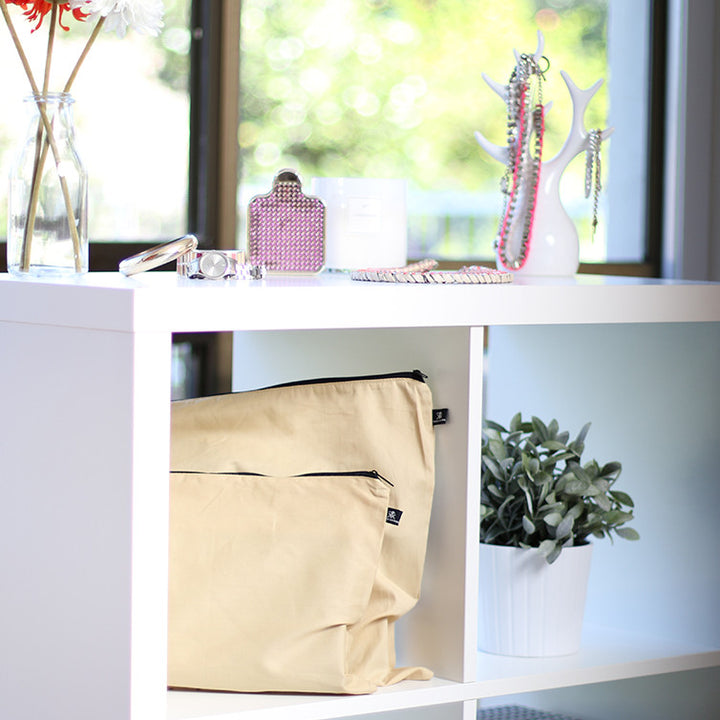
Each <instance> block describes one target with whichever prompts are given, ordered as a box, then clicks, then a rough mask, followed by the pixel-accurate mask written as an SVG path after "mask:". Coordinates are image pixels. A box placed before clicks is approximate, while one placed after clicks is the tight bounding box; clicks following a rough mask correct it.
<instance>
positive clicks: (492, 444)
mask: <svg viewBox="0 0 720 720" xmlns="http://www.w3.org/2000/svg"><path fill="white" fill-rule="evenodd" d="M488 448H489V450H490V452H491V453H492V456H493V457H494V458H495V459H496V460H504V459H505V458H506V457H507V451H506V449H505V443H504V442H503V441H502V440H494V439H491V440H490V441H489V442H488Z"/></svg>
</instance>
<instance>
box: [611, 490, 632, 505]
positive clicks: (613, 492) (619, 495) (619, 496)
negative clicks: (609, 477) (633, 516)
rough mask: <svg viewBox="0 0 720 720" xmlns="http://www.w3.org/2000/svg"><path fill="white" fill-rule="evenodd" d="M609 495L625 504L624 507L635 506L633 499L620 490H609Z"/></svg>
mask: <svg viewBox="0 0 720 720" xmlns="http://www.w3.org/2000/svg"><path fill="white" fill-rule="evenodd" d="M610 495H611V496H612V497H613V498H614V499H615V500H617V501H618V502H619V503H620V504H621V505H625V506H626V507H635V503H634V502H633V499H632V498H631V497H630V496H629V495H628V494H627V493H624V492H621V491H620V490H611V491H610Z"/></svg>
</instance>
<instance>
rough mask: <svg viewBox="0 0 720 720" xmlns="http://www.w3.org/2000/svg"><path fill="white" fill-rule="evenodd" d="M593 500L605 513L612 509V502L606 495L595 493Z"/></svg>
mask: <svg viewBox="0 0 720 720" xmlns="http://www.w3.org/2000/svg"><path fill="white" fill-rule="evenodd" d="M593 500H595V502H596V503H597V505H598V507H600V509H601V510H604V511H605V512H606V513H609V512H610V511H611V510H612V502H611V501H610V498H609V497H608V496H607V495H595V497H594V498H593ZM606 517H607V516H606Z"/></svg>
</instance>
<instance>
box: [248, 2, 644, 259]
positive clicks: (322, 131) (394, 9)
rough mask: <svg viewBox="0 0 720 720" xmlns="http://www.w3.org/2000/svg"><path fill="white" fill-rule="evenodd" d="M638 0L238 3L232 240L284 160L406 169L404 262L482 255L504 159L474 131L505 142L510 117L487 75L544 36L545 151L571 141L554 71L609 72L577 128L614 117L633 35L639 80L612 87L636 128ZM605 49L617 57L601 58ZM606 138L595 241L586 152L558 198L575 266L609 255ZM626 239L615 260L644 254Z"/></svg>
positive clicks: (307, 167) (507, 66)
mask: <svg viewBox="0 0 720 720" xmlns="http://www.w3.org/2000/svg"><path fill="white" fill-rule="evenodd" d="M616 4H620V5H624V6H625V8H626V10H627V11H626V12H625V13H624V14H625V15H626V16H627V17H626V20H627V22H629V23H630V27H629V28H628V27H625V28H624V30H623V33H624V35H623V38H622V42H620V43H618V42H616V43H615V45H614V46H613V45H612V43H611V42H610V39H609V37H608V32H609V31H608V28H609V27H614V26H613V25H611V23H610V22H609V19H610V16H611V14H612V13H613V12H614V10H613V7H614V5H616ZM646 6H647V2H646V0H630V2H628V1H627V0H506V1H505V2H502V3H500V2H494V3H469V2H467V1H466V0H434V1H433V2H426V1H420V0H324V1H322V0H295V1H294V2H286V1H285V0H243V5H242V35H241V51H242V60H241V80H240V85H241V92H240V113H241V122H240V126H239V129H238V140H239V143H240V150H241V163H242V165H241V177H240V190H239V199H240V202H239V218H240V223H239V225H240V233H241V237H240V243H241V244H242V243H243V234H244V229H243V225H242V221H243V215H244V212H243V211H244V208H245V207H246V206H247V202H248V200H249V199H250V197H252V195H253V194H255V193H257V192H266V191H267V189H268V188H269V186H270V182H271V179H272V177H273V175H274V174H275V172H276V171H277V170H278V169H280V168H283V167H292V168H295V169H296V170H297V171H298V172H299V173H300V174H301V176H302V178H303V181H304V183H305V184H306V185H307V186H309V183H310V179H311V178H312V177H314V176H340V177H352V176H364V177H401V178H406V179H407V180H408V183H409V195H408V232H409V254H410V256H411V257H424V256H433V257H438V258H441V259H466V258H475V259H490V258H491V257H492V255H493V248H492V246H493V240H494V238H495V235H496V232H497V224H498V218H499V215H500V212H501V210H502V195H501V194H500V190H499V184H500V178H501V176H502V174H503V167H502V166H501V165H500V164H499V163H497V162H496V161H494V160H492V159H491V158H490V157H489V156H488V155H487V154H486V153H485V152H484V150H482V149H481V148H480V146H479V145H478V144H477V142H476V141H475V138H474V131H475V130H479V131H481V132H482V133H483V134H484V135H485V136H486V137H487V138H488V139H490V140H491V141H493V142H495V143H497V144H504V142H505V137H506V129H505V124H506V112H505V106H504V103H503V101H502V100H501V98H500V97H499V96H498V95H497V94H495V93H494V92H493V90H491V88H490V87H489V86H488V85H487V84H486V83H485V82H484V80H483V78H482V74H483V73H485V74H486V75H487V76H489V77H490V78H492V79H493V80H495V81H497V82H499V83H501V84H503V85H504V84H506V83H507V82H508V79H509V76H510V73H511V71H512V69H513V67H514V56H513V49H517V50H518V51H519V52H527V53H532V52H534V51H535V49H536V46H537V31H538V30H541V31H542V32H543V34H544V38H545V51H544V54H545V55H546V56H547V58H548V59H549V61H550V68H549V71H548V72H547V74H546V81H545V83H544V85H543V99H544V102H545V103H547V102H549V101H552V108H551V110H550V111H549V113H548V114H547V118H546V136H545V147H544V149H543V157H544V158H550V157H552V156H553V155H554V154H555V153H557V151H558V150H559V149H560V147H561V146H562V144H563V142H564V140H565V138H566V137H567V134H568V131H569V126H570V120H571V112H572V105H571V102H570V97H569V93H568V90H567V88H566V87H565V85H564V81H563V80H562V78H561V75H560V71H561V70H565V71H566V72H567V73H568V74H569V75H570V77H571V78H572V80H573V81H574V82H575V83H576V84H577V85H578V86H579V87H581V88H587V87H589V86H590V85H592V84H593V83H594V82H595V81H596V80H598V79H600V78H604V79H605V80H606V82H605V83H604V84H603V86H602V87H601V88H600V89H599V91H598V92H597V94H596V95H595V97H594V98H593V100H592V101H591V103H590V105H589V107H588V109H587V112H586V114H585V124H586V127H587V128H588V129H591V128H605V127H607V126H608V125H611V124H612V118H611V115H612V113H611V112H610V106H611V96H612V92H611V88H612V80H613V78H614V77H616V76H619V75H622V74H623V73H625V72H626V69H625V67H624V65H623V63H624V62H625V59H624V58H625V56H626V55H628V47H627V46H626V44H627V43H628V42H632V43H633V45H632V50H633V53H632V55H633V61H634V62H635V65H636V66H637V67H635V68H633V69H634V71H635V72H636V75H635V76H633V77H640V80H639V81H638V82H635V84H634V88H635V91H636V92H635V95H634V96H633V95H631V94H628V95H627V96H626V97H623V102H625V103H626V104H625V114H624V116H623V117H624V119H625V120H626V121H628V122H635V123H636V126H638V127H639V128H640V132H641V133H644V132H645V129H644V128H645V126H644V124H643V123H644V117H645V116H644V114H643V112H642V111H643V109H644V104H645V103H646V95H645V93H644V86H643V85H642V83H643V82H644V75H643V73H644V72H645V70H646V68H645V66H644V65H643V62H642V61H643V59H644V57H645V55H643V53H645V54H646V46H645V45H643V43H644V42H645V40H644V38H645V34H644V33H639V32H636V31H637V28H638V27H640V28H644V27H645V25H646V24H647V16H646V14H645V9H646ZM627 22H626V23H625V25H626V26H627ZM611 46H612V47H614V48H615V49H616V51H617V52H616V53H615V54H614V56H612V57H609V52H608V50H609V48H610V47H611ZM638 53H639V54H640V60H641V62H639V64H638V62H637V60H636V58H637V55H638ZM638 65H639V66H638ZM631 84H632V83H631ZM612 142H613V141H612V140H611V141H610V142H609V143H605V144H604V147H603V151H604V152H603V158H602V159H603V182H604V186H605V187H604V190H603V193H602V195H601V205H600V224H599V226H598V231H597V233H596V235H595V238H594V240H591V232H590V220H591V216H592V203H591V201H590V200H588V199H586V198H585V197H584V190H585V184H584V175H585V164H584V158H583V157H578V158H576V159H575V160H574V161H573V162H572V163H571V165H570V166H569V167H568V169H567V171H566V172H565V173H564V175H563V181H562V197H563V201H564V204H565V206H566V209H567V210H568V212H569V213H570V215H571V216H572V217H573V218H574V220H575V221H576V225H577V226H578V230H579V234H580V237H581V260H583V261H586V262H587V261H601V262H602V261H605V260H608V259H612V258H611V257H610V256H609V254H608V242H607V233H608V217H607V216H608V212H607V209H608V192H609V188H610V187H611V185H612V173H613V171H614V172H616V173H624V172H626V168H625V167H624V162H625V159H624V158H621V159H620V161H617V160H614V159H613V158H612V157H611V154H610V152H609V151H608V150H609V147H610V146H611V144H612ZM640 147H642V142H640ZM643 150H644V148H643ZM642 157H643V156H642V153H640V156H639V157H638V156H637V153H635V154H633V157H632V158H628V159H629V160H630V159H632V161H633V162H635V163H636V167H634V168H633V170H632V176H633V177H634V178H636V181H635V183H634V187H635V192H634V193H633V194H632V197H629V198H625V199H626V200H627V201H628V202H630V201H632V202H634V206H633V207H634V209H633V208H631V209H630V211H631V212H635V218H636V219H637V218H639V217H640V216H641V214H642V213H641V211H640V210H638V208H641V207H642V203H643V202H644V186H643V182H644V166H643V165H642V162H643V160H642ZM613 165H615V166H616V167H615V168H613V167H612V166H613ZM623 211H627V208H625V209H624V210H623ZM624 227H625V229H626V231H627V228H628V225H627V224H625V225H624ZM630 230H631V231H632V232H634V233H635V234H636V235H637V234H638V233H642V228H638V227H635V226H634V225H633V226H632V227H631V228H630ZM628 239H629V238H628ZM633 242H634V244H632V243H631V244H632V250H631V252H630V255H631V256H633V257H629V258H628V257H625V258H624V259H635V260H639V259H641V258H640V257H639V256H638V257H635V256H636V255H638V254H639V253H642V243H641V242H640V241H639V235H638V237H637V238H635V239H634V241H633ZM621 245H622V244H621ZM624 247H625V245H622V248H624ZM623 253H625V251H624V250H621V253H620V254H623ZM625 254H627V253H625Z"/></svg>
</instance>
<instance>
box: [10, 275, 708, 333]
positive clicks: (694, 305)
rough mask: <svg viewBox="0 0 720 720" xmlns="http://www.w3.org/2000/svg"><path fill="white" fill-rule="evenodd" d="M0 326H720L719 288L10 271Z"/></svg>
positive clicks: (606, 280)
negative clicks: (26, 274) (61, 275)
mask: <svg viewBox="0 0 720 720" xmlns="http://www.w3.org/2000/svg"><path fill="white" fill-rule="evenodd" d="M0 321H7V322H26V323H33V324H38V323H40V324H52V325H60V326H63V325H67V324H70V323H71V324H72V326H73V327H83V328H101V329H107V330H118V331H123V332H133V331H139V332H154V331H170V332H196V331H222V330H291V329H334V328H363V327H377V328H382V327H453V326H455V327H457V326H467V327H471V326H483V325H546V324H579V323H580V324H584V323H588V324H602V323H654V322H708V321H711V322H713V321H714V322H718V321H720V283H698V282H685V281H669V280H657V279H648V278H627V277H606V276H593V275H578V276H575V277H572V278H532V279H529V278H516V279H515V282H513V283H509V284H504V285H405V284H394V283H369V282H360V281H353V280H351V279H350V278H349V276H348V275H346V274H343V273H322V274H320V275H317V276H296V277H290V276H273V277H269V278H267V279H265V280H262V281H252V280H231V281H224V282H221V283H214V282H208V281H206V282H202V281H193V280H189V279H187V278H182V277H179V276H178V275H177V274H175V273H173V272H152V273H146V274H144V275H139V276H134V277H130V278H126V277H124V276H123V275H121V274H120V273H89V274H87V275H85V276H81V277H79V278H76V279H71V280H43V281H35V280H32V281H31V280H26V279H17V278H14V277H12V276H10V275H8V274H0Z"/></svg>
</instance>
